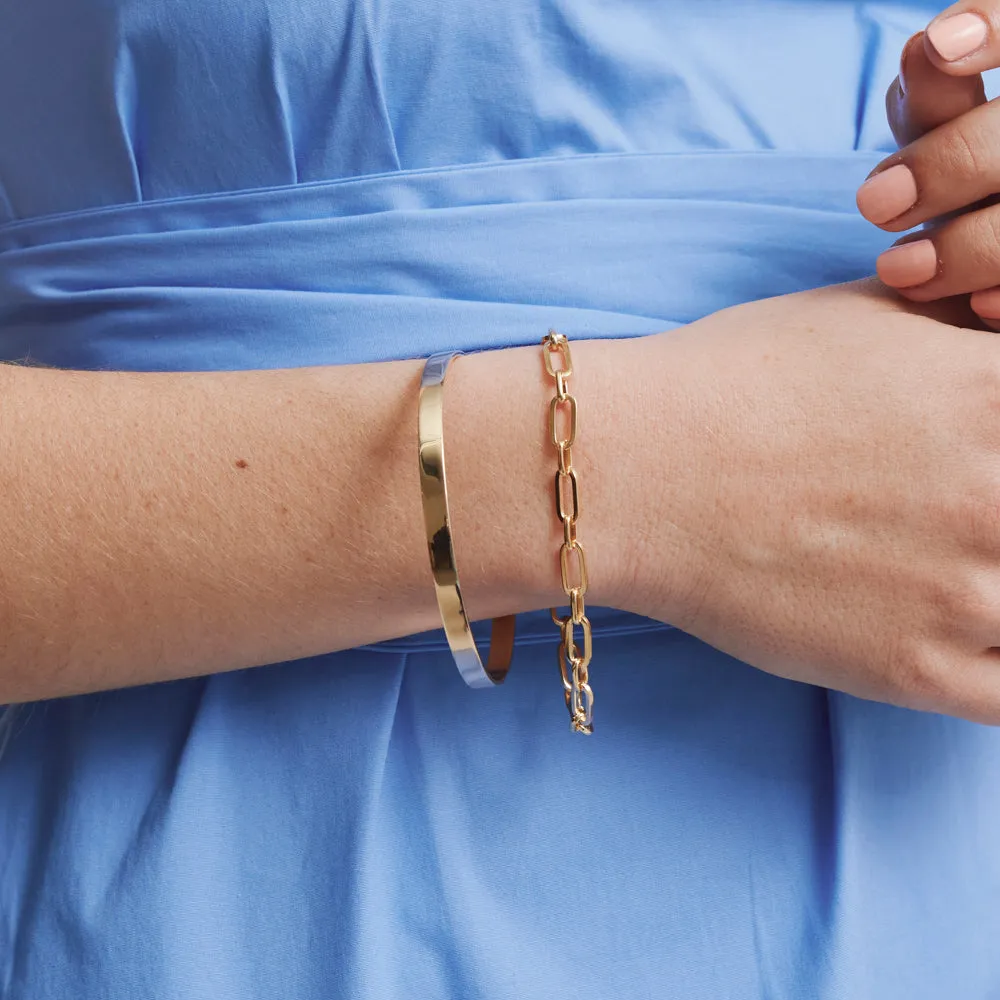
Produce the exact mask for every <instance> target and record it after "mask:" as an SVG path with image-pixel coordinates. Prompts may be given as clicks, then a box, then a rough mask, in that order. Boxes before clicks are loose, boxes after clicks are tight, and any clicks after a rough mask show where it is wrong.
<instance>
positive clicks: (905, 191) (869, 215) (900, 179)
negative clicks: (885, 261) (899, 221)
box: [857, 163, 917, 226]
mask: <svg viewBox="0 0 1000 1000" xmlns="http://www.w3.org/2000/svg"><path fill="white" fill-rule="evenodd" d="M857 201H858V211H859V212H860V213H861V214H862V215H863V216H864V217H865V218H866V219H867V220H868V221H869V222H874V223H875V225H876V226H881V225H884V224H885V223H886V222H891V221H892V220H893V219H896V218H898V217H899V216H900V215H902V214H903V213H904V212H905V211H906V210H907V209H910V208H913V206H914V205H915V204H916V203H917V180H916V178H915V177H914V176H913V172H912V171H911V170H910V168H909V167H907V166H904V165H903V164H902V163H897V164H896V166H894V167H889V169H888V170H883V171H882V173H880V174H876V175H875V176H874V177H870V178H869V179H868V180H866V181H865V182H864V184H862V185H861V187H860V188H858V195H857Z"/></svg>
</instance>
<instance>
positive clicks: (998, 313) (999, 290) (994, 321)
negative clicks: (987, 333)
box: [969, 286, 1000, 330]
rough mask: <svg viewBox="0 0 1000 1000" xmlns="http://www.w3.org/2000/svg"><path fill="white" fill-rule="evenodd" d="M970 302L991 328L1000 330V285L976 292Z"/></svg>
mask: <svg viewBox="0 0 1000 1000" xmlns="http://www.w3.org/2000/svg"><path fill="white" fill-rule="evenodd" d="M969 304H970V305H971V306H972V310H973V312H975V313H976V315H977V316H978V317H979V318H980V319H981V320H982V321H983V322H984V323H985V324H986V325H987V326H988V327H989V328H990V329H991V330H1000V286H998V287H995V288H986V289H984V290H983V291H980V292H974V293H973V295H972V298H971V300H970V302H969Z"/></svg>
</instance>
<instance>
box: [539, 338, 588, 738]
mask: <svg viewBox="0 0 1000 1000" xmlns="http://www.w3.org/2000/svg"><path fill="white" fill-rule="evenodd" d="M542 354H543V355H544V357H545V370H546V371H547V372H548V373H549V374H550V375H551V376H552V377H553V378H554V379H555V380H556V394H555V396H554V397H553V399H552V402H551V403H550V404H549V437H550V438H551V439H552V443H553V444H554V445H555V447H556V450H557V451H558V452H559V469H558V470H557V472H556V478H555V487H556V514H557V516H558V517H559V520H560V521H561V522H562V527H563V543H562V546H561V548H560V549H559V568H560V572H561V574H562V587H563V591H564V592H565V594H566V596H567V597H568V598H569V606H570V613H569V614H568V615H567V616H566V617H565V618H561V617H560V616H559V615H558V614H557V613H556V609H555V608H550V609H549V613H550V614H551V615H552V620H553V621H554V622H555V623H556V625H558V626H559V631H560V633H561V635H562V638H561V640H560V642H559V673H560V674H561V676H562V682H563V693H564V695H565V697H566V707H567V708H568V709H569V717H570V726H571V727H572V729H573V731H574V732H577V733H586V734H588V735H589V734H591V733H593V731H594V692H593V691H592V690H591V688H590V672H589V667H590V657H591V653H592V651H593V644H592V639H591V631H590V619H589V618H588V617H587V613H586V608H585V607H584V602H583V599H584V596H585V595H586V593H587V560H586V556H585V554H584V551H583V546H582V545H581V544H580V543H579V541H578V540H577V537H576V522H577V520H578V519H579V517H580V489H579V484H578V483H577V478H576V471H575V470H574V468H573V443H574V442H575V441H576V430H577V418H576V398H575V397H574V396H571V395H570V393H569V390H568V388H567V387H566V380H567V379H568V378H569V377H570V376H571V375H572V374H573V359H572V357H571V355H570V352H569V341H568V340H567V339H566V336H565V334H562V333H556V331H555V330H549V332H548V334H547V335H546V336H545V337H543V338H542ZM557 355H558V356H561V358H562V362H561V366H560V367H559V368H553V367H552V361H553V359H554V358H555V357H556V356H557ZM564 410H565V412H566V419H567V420H568V422H569V427H568V428H567V429H566V436H565V437H563V436H561V435H560V433H559V429H558V427H557V422H558V420H559V414H560V412H562V411H564ZM573 556H575V557H576V563H577V577H578V581H579V582H578V583H576V584H575V585H573V586H571V585H570V579H569V576H570V560H571V558H572V557H573ZM577 625H579V626H580V627H581V628H582V629H583V652H582V653H581V652H580V647H579V646H577V644H576V637H575V634H574V633H575V630H576V626H577Z"/></svg>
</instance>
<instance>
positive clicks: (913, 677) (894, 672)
mask: <svg viewBox="0 0 1000 1000" xmlns="http://www.w3.org/2000/svg"><path fill="white" fill-rule="evenodd" d="M890 685H891V688H892V696H891V699H890V700H891V701H892V703H893V704H896V705H900V706H902V707H905V708H913V709H917V710H919V711H924V712H928V711H930V712H934V711H937V712H940V711H944V710H947V709H948V707H949V706H952V705H954V704H955V702H956V698H957V692H956V684H955V680H954V671H953V669H951V662H950V660H948V659H947V658H945V657H944V656H943V655H942V654H941V653H939V652H937V651H936V650H934V649H933V648H932V647H931V646H930V644H928V643H926V642H923V643H909V644H902V645H901V646H900V648H899V649H898V650H897V651H896V656H895V658H894V661H893V663H892V664H891V672H890Z"/></svg>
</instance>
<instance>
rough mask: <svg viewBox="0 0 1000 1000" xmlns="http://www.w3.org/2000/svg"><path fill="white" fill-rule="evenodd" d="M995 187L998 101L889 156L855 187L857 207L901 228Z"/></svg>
mask: <svg viewBox="0 0 1000 1000" xmlns="http://www.w3.org/2000/svg"><path fill="white" fill-rule="evenodd" d="M998 191H1000V101H990V102H989V103H987V104H982V105H980V106H979V107H976V108H973V109H972V110H971V111H968V112H966V114H964V115H962V116H960V117H959V118H956V119H955V120H954V121H950V122H947V123H946V124H944V125H941V126H939V127H938V128H936V129H934V131H933V132H930V133H928V134H927V135H925V136H923V137H922V138H920V139H917V140H916V141H915V142H912V143H910V145H909V146H907V147H906V148H905V149H902V150H900V151H899V152H898V153H894V154H893V155H892V156H890V157H888V158H887V159H886V160H884V161H883V162H882V163H880V164H879V165H878V166H877V167H876V168H875V172H874V173H873V175H872V176H871V177H869V179H868V180H866V181H865V183H864V184H862V185H861V187H860V188H859V190H858V194H857V204H858V210H859V211H860V212H861V214H862V215H863V216H864V217H865V218H866V219H867V220H868V221H869V222H873V223H874V224H875V225H876V226H880V227H881V228H882V229H885V230H888V231H889V232H894V233H895V232H902V231H903V230H906V229H912V228H913V227H914V226H918V225H920V224H921V223H924V222H928V221H930V220H931V219H935V218H938V217H939V216H941V215H945V214H947V213H948V212H954V211H956V210H958V209H961V208H966V207H967V206H969V205H973V204H975V203H976V202H978V201H982V200H983V199H984V198H987V197H989V196H991V195H993V194H995V193H996V192H998Z"/></svg>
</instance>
